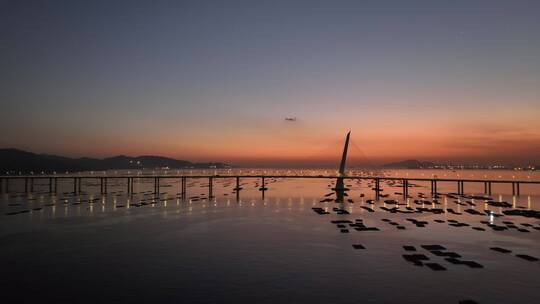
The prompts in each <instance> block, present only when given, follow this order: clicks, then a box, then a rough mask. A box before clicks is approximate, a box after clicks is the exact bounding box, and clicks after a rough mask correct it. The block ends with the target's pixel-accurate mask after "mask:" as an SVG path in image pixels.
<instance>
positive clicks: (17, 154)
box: [0, 149, 230, 173]
mask: <svg viewBox="0 0 540 304" xmlns="http://www.w3.org/2000/svg"><path fill="white" fill-rule="evenodd" d="M164 167H168V168H170V169H184V168H201V169H202V168H228V167H230V166H228V165H227V164H224V163H192V162H190V161H186V160H177V159H173V158H167V157H161V156H138V157H130V156H125V155H120V156H115V157H109V158H104V159H97V158H88V157H83V158H69V157H63V156H56V155H46V154H35V153H31V152H27V151H22V150H17V149H0V172H2V173H4V172H6V171H17V172H19V171H21V172H30V171H34V172H41V171H45V172H52V171H56V172H65V171H70V172H74V171H99V170H122V169H155V168H164Z"/></svg>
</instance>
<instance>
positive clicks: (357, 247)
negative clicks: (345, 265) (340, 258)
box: [352, 244, 366, 249]
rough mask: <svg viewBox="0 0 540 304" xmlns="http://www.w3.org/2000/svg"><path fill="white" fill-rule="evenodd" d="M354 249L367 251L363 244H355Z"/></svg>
mask: <svg viewBox="0 0 540 304" xmlns="http://www.w3.org/2000/svg"><path fill="white" fill-rule="evenodd" d="M352 247H353V248H354V249H366V247H364V246H363V245H361V244H353V245H352Z"/></svg>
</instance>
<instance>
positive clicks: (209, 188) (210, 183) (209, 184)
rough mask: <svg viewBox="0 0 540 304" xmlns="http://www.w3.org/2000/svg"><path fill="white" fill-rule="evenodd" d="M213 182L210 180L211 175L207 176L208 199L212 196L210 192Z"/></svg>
mask: <svg viewBox="0 0 540 304" xmlns="http://www.w3.org/2000/svg"><path fill="white" fill-rule="evenodd" d="M213 183H214V181H213V180H212V178H211V177H209V178H208V199H211V198H212V197H214V196H213V193H212V190H213V189H212V186H213Z"/></svg>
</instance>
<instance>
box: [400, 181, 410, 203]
mask: <svg viewBox="0 0 540 304" xmlns="http://www.w3.org/2000/svg"><path fill="white" fill-rule="evenodd" d="M401 182H402V183H403V200H407V196H408V195H407V191H409V185H408V182H409V181H408V180H406V179H404V180H402V181H401Z"/></svg>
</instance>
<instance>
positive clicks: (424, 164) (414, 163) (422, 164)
mask: <svg viewBox="0 0 540 304" xmlns="http://www.w3.org/2000/svg"><path fill="white" fill-rule="evenodd" d="M435 165H436V164H435V163H432V162H428V161H419V160H416V159H408V160H403V161H400V162H395V163H389V164H386V165H383V167H384V168H396V169H421V168H430V167H433V166H435Z"/></svg>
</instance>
